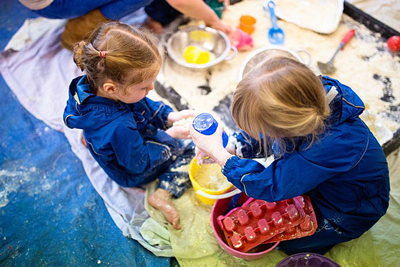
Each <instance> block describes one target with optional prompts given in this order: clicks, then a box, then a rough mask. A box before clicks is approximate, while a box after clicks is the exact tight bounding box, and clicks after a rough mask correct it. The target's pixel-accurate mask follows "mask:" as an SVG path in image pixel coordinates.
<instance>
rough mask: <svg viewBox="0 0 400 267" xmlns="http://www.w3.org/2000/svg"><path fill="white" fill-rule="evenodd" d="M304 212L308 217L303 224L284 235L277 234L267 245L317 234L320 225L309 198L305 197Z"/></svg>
mask: <svg viewBox="0 0 400 267" xmlns="http://www.w3.org/2000/svg"><path fill="white" fill-rule="evenodd" d="M303 203H304V207H303V209H304V212H305V213H306V216H305V218H304V221H303V222H301V223H300V224H299V225H296V226H295V227H292V228H290V229H288V230H286V231H285V232H283V233H280V234H277V235H276V236H274V237H273V238H271V239H268V240H267V241H265V243H273V242H278V241H283V240H291V239H296V238H301V237H305V236H309V235H312V234H314V233H315V230H317V227H318V224H317V218H316V217H315V212H314V209H313V207H312V205H311V200H310V198H309V197H308V196H304V202H303Z"/></svg>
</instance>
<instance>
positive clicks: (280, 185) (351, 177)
mask: <svg viewBox="0 0 400 267" xmlns="http://www.w3.org/2000/svg"><path fill="white" fill-rule="evenodd" d="M231 110H232V117H233V119H234V120H235V122H236V123H237V125H238V126H239V127H240V128H241V129H242V130H243V131H242V132H240V133H238V134H236V135H235V136H236V139H237V140H238V141H239V143H240V145H238V146H237V147H238V148H240V151H239V152H240V154H241V156H242V157H245V158H240V157H238V156H234V155H232V154H230V153H229V152H228V151H227V150H225V149H224V148H223V146H222V138H221V135H222V127H220V128H219V129H217V131H216V133H215V134H214V135H211V136H206V135H202V134H199V133H198V132H196V131H195V130H194V129H193V128H191V131H190V132H191V135H192V138H193V141H194V143H195V144H196V145H197V148H198V149H199V151H200V152H199V153H198V155H197V157H198V158H199V157H200V159H199V160H201V158H202V157H203V156H204V154H206V155H208V156H210V157H211V158H212V159H213V160H214V161H216V162H217V163H218V164H219V165H220V166H221V167H222V173H223V174H224V175H225V176H226V177H227V178H228V180H229V182H231V183H232V184H234V185H235V186H236V187H237V188H239V189H240V190H241V191H242V192H245V193H246V194H247V195H248V196H250V197H253V198H256V199H262V200H265V201H268V202H274V201H279V200H284V199H288V198H292V197H295V196H299V195H303V194H305V195H308V196H309V197H310V199H311V201H312V205H313V207H314V210H315V213H316V217H317V221H318V228H317V230H316V232H315V233H314V234H313V235H312V236H308V237H304V238H299V239H294V240H289V241H284V242H281V243H280V244H279V247H280V249H282V250H283V251H285V252H286V253H287V254H294V253H299V252H315V253H320V254H324V253H325V252H327V251H328V250H329V249H331V248H332V247H333V246H334V245H336V244H339V243H342V242H346V241H349V240H351V239H354V238H357V237H359V236H361V235H362V234H363V233H364V232H365V231H367V230H368V229H370V228H371V227H372V226H373V225H374V224H375V223H376V222H377V221H378V220H379V218H381V217H382V216H383V215H384V214H385V213H386V210H387V208H388V203H389V172H388V166H387V162H386V158H385V155H384V154H383V151H382V148H381V146H380V145H379V143H378V141H377V140H376V139H375V137H374V136H373V134H372V133H371V131H370V130H369V129H368V127H367V126H366V125H365V123H364V122H363V121H362V120H361V119H360V118H359V115H360V114H361V113H362V112H363V110H364V104H363V102H362V101H361V99H360V98H359V97H358V96H357V95H356V94H355V93H354V92H353V90H352V89H350V88H349V87H347V86H346V85H343V84H341V83H340V82H339V81H337V80H335V79H332V78H329V77H326V76H321V77H318V76H316V75H315V74H314V73H313V72H312V71H311V70H310V69H309V68H308V67H307V66H305V65H304V64H301V63H300V62H298V61H296V60H293V59H289V58H285V57H275V58H269V59H266V60H265V61H264V62H263V63H261V64H259V65H257V66H256V67H255V68H254V69H253V70H251V72H250V73H249V74H247V75H246V76H245V77H244V78H243V80H242V81H241V82H240V83H239V85H238V87H237V89H236V91H235V92H234V94H233V102H232V106H231ZM260 148H261V150H263V151H262V152H264V151H265V152H266V151H267V150H270V148H272V150H273V152H274V154H275V160H274V161H273V163H272V164H271V165H269V166H268V167H264V166H263V165H261V164H260V163H258V162H257V161H255V160H252V159H250V158H254V157H256V156H257V155H258V154H259V153H258V152H259V151H260ZM233 150H235V149H233ZM236 154H238V153H237V152H236ZM246 158H247V159H246Z"/></svg>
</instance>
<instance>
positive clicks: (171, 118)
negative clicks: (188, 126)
mask: <svg viewBox="0 0 400 267" xmlns="http://www.w3.org/2000/svg"><path fill="white" fill-rule="evenodd" d="M196 115H197V113H196V112H195V111H194V110H190V109H185V110H182V111H179V112H171V113H169V114H168V118H167V123H168V126H172V125H173V124H174V122H177V121H179V120H182V119H186V118H191V117H196Z"/></svg>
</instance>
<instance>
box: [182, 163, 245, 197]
mask: <svg viewBox="0 0 400 267" xmlns="http://www.w3.org/2000/svg"><path fill="white" fill-rule="evenodd" d="M198 170H199V165H197V160H196V158H193V159H192V161H191V162H190V165H189V178H190V181H191V182H192V185H193V189H194V191H195V193H196V195H197V197H198V198H199V199H200V200H201V202H203V203H204V204H207V205H214V203H215V201H217V199H222V198H228V197H231V196H233V195H236V194H239V193H241V191H240V190H239V189H235V190H233V191H230V192H228V193H226V192H227V191H229V190H230V189H232V188H233V185H232V184H229V185H228V186H227V187H226V188H224V189H222V190H218V191H216V190H210V189H207V188H204V187H202V186H200V185H199V183H197V181H196V179H195V178H194V177H195V176H196V174H197V172H198Z"/></svg>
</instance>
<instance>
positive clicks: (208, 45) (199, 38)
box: [165, 26, 237, 69]
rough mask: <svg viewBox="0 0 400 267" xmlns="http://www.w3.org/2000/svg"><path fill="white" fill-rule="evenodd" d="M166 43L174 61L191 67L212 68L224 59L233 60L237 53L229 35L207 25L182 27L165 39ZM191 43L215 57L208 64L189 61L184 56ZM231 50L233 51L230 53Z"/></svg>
mask: <svg viewBox="0 0 400 267" xmlns="http://www.w3.org/2000/svg"><path fill="white" fill-rule="evenodd" d="M166 38H168V37H166ZM165 45H166V49H167V53H168V56H169V57H170V58H171V59H172V60H173V61H175V62H176V63H177V64H179V65H181V66H184V67H187V68H190V69H206V68H210V67H212V66H215V65H217V64H218V63H220V62H222V61H224V60H231V59H232V58H234V57H235V56H236V54H237V50H236V48H235V47H233V46H231V45H230V43H229V39H228V37H227V36H226V35H225V34H224V33H223V32H221V31H217V30H215V29H212V28H209V27H206V26H189V27H186V28H183V29H180V30H179V31H177V32H175V33H173V34H172V35H171V37H169V38H168V39H167V40H166V41H165ZM189 45H192V46H196V47H198V48H201V49H203V50H206V51H208V52H210V53H212V54H214V55H215V58H212V59H211V60H210V61H209V62H208V63H206V64H192V63H188V62H187V61H186V60H185V58H184V52H185V49H186V48H187V47H188V46H189ZM231 50H232V51H233V52H232V54H231V55H229V52H230V51H231Z"/></svg>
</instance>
